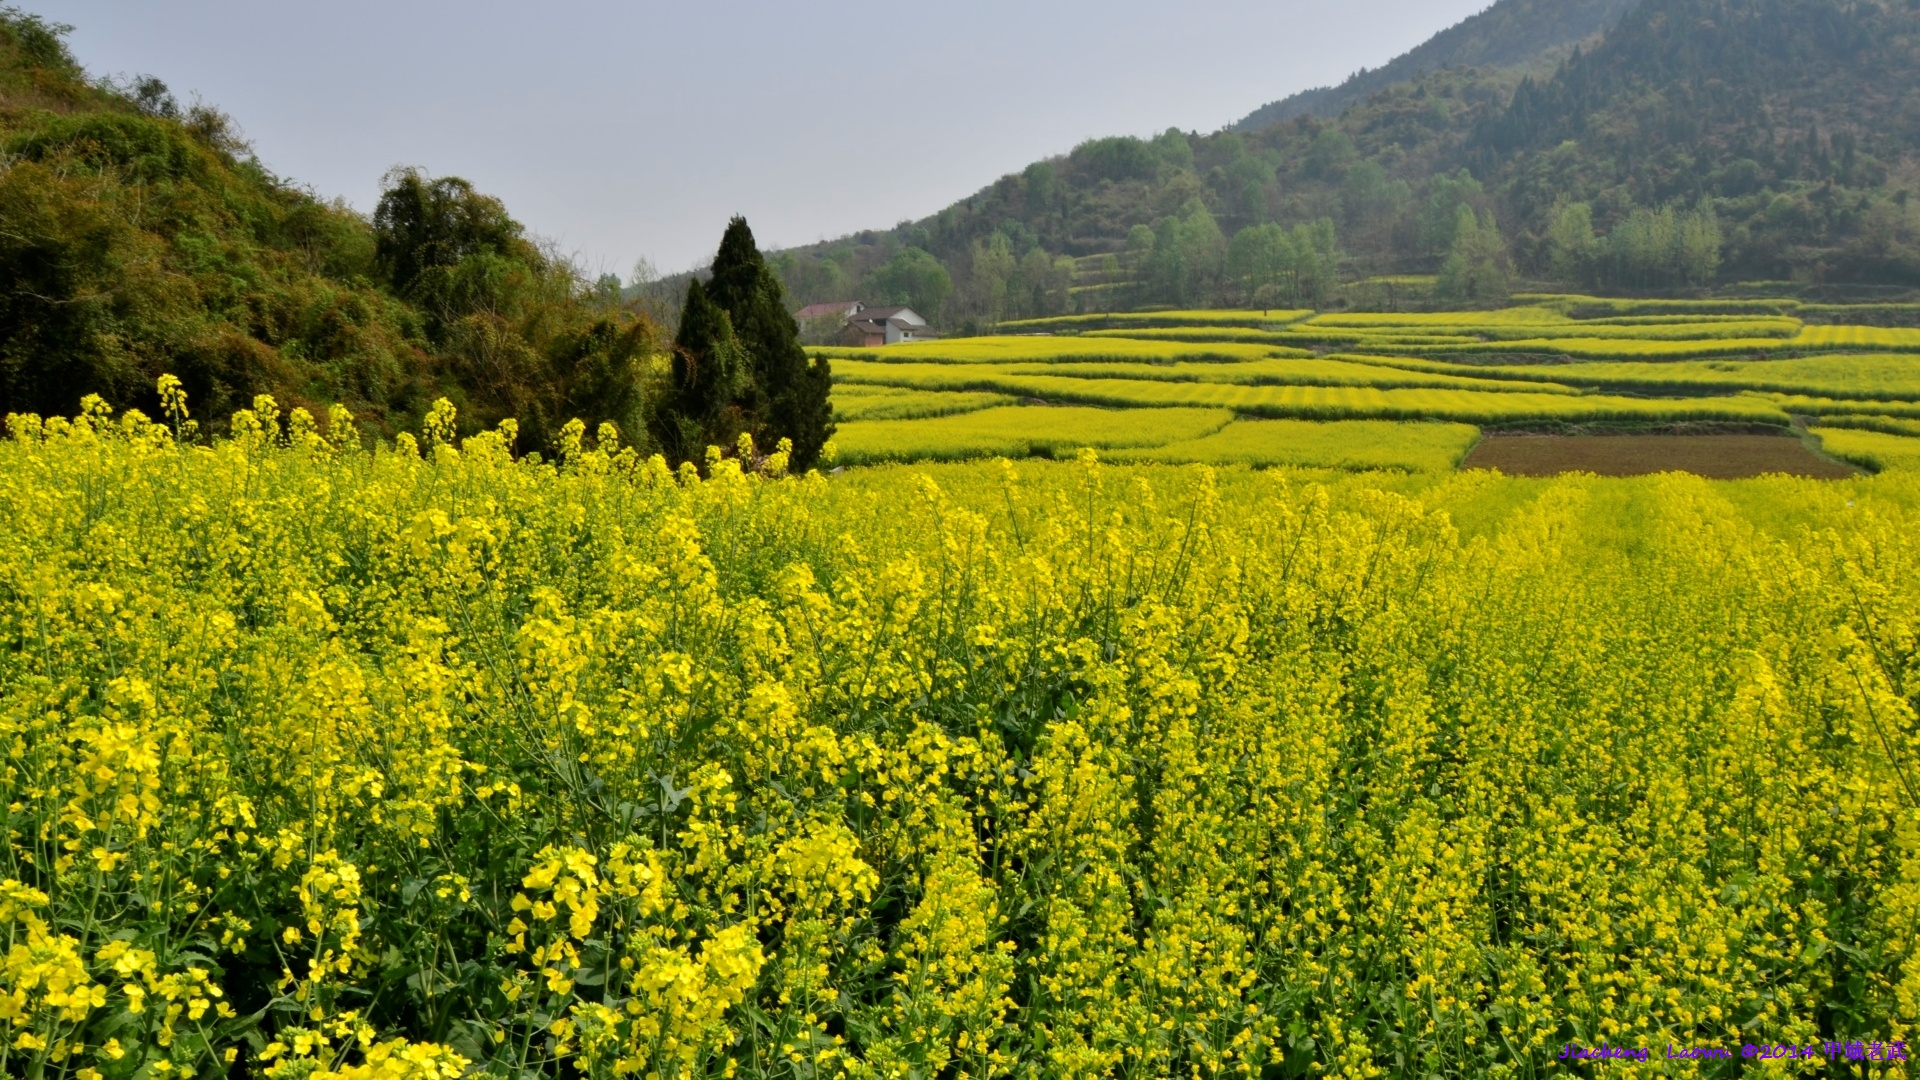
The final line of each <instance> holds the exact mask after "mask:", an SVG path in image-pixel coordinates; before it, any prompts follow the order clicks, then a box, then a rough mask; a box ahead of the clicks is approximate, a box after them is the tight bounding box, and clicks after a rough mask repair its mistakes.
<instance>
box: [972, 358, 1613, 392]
mask: <svg viewBox="0 0 1920 1080" xmlns="http://www.w3.org/2000/svg"><path fill="white" fill-rule="evenodd" d="M1003 370H1004V371H1005V372H1006V373H1007V374H1009V375H1061V376H1066V377H1069V378H1076V379H1148V380H1152V381H1157V382H1205V383H1231V384H1234V385H1238V386H1376V387H1379V388H1381V389H1383V390H1406V389H1438V390H1481V391H1486V392H1489V393H1513V392H1516V391H1517V392H1524V393H1551V394H1578V393H1580V392H1581V391H1580V390H1577V389H1575V388H1574V387H1571V386H1561V385H1558V384H1555V383H1545V382H1530V383H1526V384H1521V385H1516V384H1515V383H1513V382H1511V381H1504V380H1500V379H1480V378H1474V377H1471V376H1462V375H1453V374H1437V373H1431V372H1414V371H1405V370H1401V371H1396V372H1395V373H1394V374H1392V375H1389V374H1386V372H1388V371H1390V370H1393V369H1390V368H1383V367H1379V366H1374V365H1368V364H1352V363H1347V362H1346V361H1343V360H1329V359H1314V360H1252V361H1248V362H1247V363H1244V364H1116V363H1096V364H1047V365H1032V366H1022V365H1006V366H1005V367H1004V369H1003Z"/></svg>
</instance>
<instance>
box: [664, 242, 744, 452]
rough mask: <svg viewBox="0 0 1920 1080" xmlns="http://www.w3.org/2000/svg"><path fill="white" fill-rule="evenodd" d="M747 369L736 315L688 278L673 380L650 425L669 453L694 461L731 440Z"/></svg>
mask: <svg viewBox="0 0 1920 1080" xmlns="http://www.w3.org/2000/svg"><path fill="white" fill-rule="evenodd" d="M747 367H748V362H747V357H746V353H745V350H744V349H743V348H742V347H741V344H740V342H739V340H738V338H736V337H735V335H734V331H733V320H732V318H731V317H729V316H728V315H727V313H726V311H725V310H724V309H722V308H721V307H720V305H718V304H716V303H714V302H713V301H712V300H711V299H710V298H709V296H708V293H707V290H706V289H705V288H703V287H702V286H701V284H700V281H699V279H698V278H695V279H694V280H693V281H691V282H688V283H687V302H686V306H685V307H684V308H683V309H682V310H681V313H680V332H679V333H678V334H676V335H675V336H674V339H673V374H672V383H671V386H670V390H669V392H668V394H667V395H666V400H665V401H663V402H660V403H659V404H658V405H657V406H656V408H655V410H654V413H653V416H652V419H651V421H650V423H649V425H648V426H649V427H650V429H651V430H652V432H653V437H654V440H655V441H656V442H658V443H659V444H660V448H661V449H662V450H664V451H666V452H667V454H668V456H670V457H672V458H673V459H674V460H676V461H689V460H693V459H695V458H698V457H699V456H700V455H701V454H702V453H703V452H704V451H705V449H706V448H707V447H708V446H729V445H731V444H732V442H733V440H734V437H735V436H737V435H738V434H739V431H740V429H741V427H742V426H743V422H744V418H743V417H742V416H741V413H740V409H739V405H738V404H737V402H738V399H739V398H740V396H741V391H742V390H743V388H744V386H745V384H746V382H747V380H748V378H749V372H748V371H747V370H746V369H747Z"/></svg>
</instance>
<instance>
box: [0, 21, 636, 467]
mask: <svg viewBox="0 0 1920 1080" xmlns="http://www.w3.org/2000/svg"><path fill="white" fill-rule="evenodd" d="M63 33H64V28H62V27H59V26H54V25H50V24H48V23H46V22H44V21H42V20H40V19H38V18H35V17H33V16H28V15H24V14H21V13H19V12H17V11H14V10H12V9H0V223H4V227H0V414H4V413H9V412H16V411H17V412H35V413H42V414H49V415H52V414H59V415H65V414H70V413H72V411H73V410H74V408H75V406H76V404H77V403H78V402H79V400H80V398H81V396H82V395H84V394H88V393H96V394H100V395H101V396H103V397H105V398H107V399H108V400H110V401H112V402H114V403H115V404H117V405H121V406H127V405H137V406H139V407H141V408H143V409H146V410H147V411H149V412H150V413H155V414H157V407H158V404H159V403H158V401H157V399H155V396H154V389H153V388H154V385H155V379H156V377H157V376H158V375H160V374H163V373H172V374H176V375H177V376H179V378H180V379H181V380H182V381H183V382H184V384H185V388H186V390H187V393H188V395H189V397H190V399H191V400H192V401H193V402H194V403H195V409H196V411H197V412H199V413H200V414H201V415H202V416H203V417H205V418H209V419H217V418H223V417H226V416H228V415H229V414H230V413H231V412H232V411H233V410H235V409H237V408H241V407H244V406H246V405H248V404H250V403H251V402H252V400H253V398H254V397H255V396H256V395H259V394H268V395H272V396H273V397H274V398H275V399H276V400H277V401H278V404H279V406H280V407H281V408H283V409H292V408H296V407H305V408H308V409H309V411H310V412H313V413H315V414H317V415H320V416H324V415H325V414H326V407H327V406H328V405H329V404H331V403H334V402H341V403H344V404H345V405H346V406H347V407H348V408H349V409H350V410H351V411H352V412H353V413H354V414H356V416H357V417H358V418H359V420H360V422H361V423H362V424H363V425H365V426H368V427H370V428H371V429H373V430H376V431H379V430H394V429H397V428H398V427H401V426H412V425H413V424H414V423H415V422H416V421H417V419H418V417H419V416H420V415H421V414H422V413H423V412H424V411H425V409H426V407H427V405H428V404H429V403H430V402H432V401H433V400H435V399H436V398H437V397H440V396H443V395H444V396H446V397H449V398H451V399H452V400H453V401H455V402H456V403H457V404H459V405H460V407H461V415H462V416H463V418H465V419H466V420H467V421H468V422H469V423H470V424H476V425H477V424H490V423H492V422H494V421H497V420H500V419H503V418H506V417H517V418H518V420H519V423H520V426H521V432H522V433H523V442H522V446H523V447H524V448H527V449H544V448H546V447H547V445H548V444H549V442H550V440H551V436H552V434H553V431H554V429H555V427H556V426H557V425H558V424H559V423H562V422H564V421H565V420H566V419H568V418H571V417H575V416H579V417H582V418H585V419H586V420H588V421H589V423H594V422H598V421H601V420H612V421H615V422H617V423H619V424H620V425H621V427H622V428H623V429H625V430H638V429H639V428H640V427H641V426H642V418H641V417H640V414H639V409H640V404H641V400H642V397H641V390H642V386H641V384H642V382H643V381H644V380H645V379H646V378H647V377H649V372H648V370H647V367H646V365H647V362H648V358H649V356H650V355H651V353H652V352H653V351H654V341H655V337H656V335H655V333H654V329H653V327H652V325H651V324H650V323H649V322H648V321H647V320H646V319H644V318H642V317H640V316H638V315H636V314H634V313H632V312H630V311H627V310H624V309H623V308H621V307H620V306H619V305H618V304H617V303H615V302H614V300H613V297H612V296H611V295H609V294H608V293H606V292H605V291H604V290H603V289H600V288H599V287H597V286H596V285H595V283H593V282H590V281H588V280H586V279H584V278H583V277H582V276H581V275H580V274H579V273H577V272H576V271H575V269H574V268H573V267H571V266H569V265H567V264H566V263H564V262H562V261H560V260H557V259H555V258H553V257H551V256H550V255H548V254H547V253H545V252H543V251H541V250H540V249H539V248H538V247H537V246H536V245H535V244H534V243H533V242H532V241H531V240H530V239H529V238H528V237H527V236H526V235H525V233H524V230H522V228H521V227H520V225H519V224H518V223H517V222H515V221H514V220H513V219H512V218H511V217H510V216H508V214H507V212H506V209H505V208H504V207H502V206H501V205H500V203H499V202H497V201H496V200H493V199H491V198H488V197H486V196H484V195H482V194H480V193H478V192H475V191H474V190H473V189H472V187H471V186H470V185H468V184H466V183H465V182H464V181H460V180H457V179H447V178H443V179H439V180H433V179H431V178H425V177H421V176H418V175H415V174H412V173H405V172H399V173H395V174H394V175H392V176H390V177H389V178H388V183H387V195H386V198H385V199H384V200H383V201H382V204H381V214H380V215H379V216H377V217H376V218H375V219H373V220H369V219H368V218H366V217H364V216H362V215H359V214H356V213H354V212H353V211H351V210H350V209H348V208H346V207H345V206H344V205H342V204H338V203H328V202H324V201H321V200H320V199H318V198H317V197H315V196H314V195H313V194H312V193H311V192H309V191H307V190H305V189H303V188H301V187H299V186H297V185H296V184H294V183H292V182H290V181H287V180H284V179H282V178H280V177H277V176H274V175H273V174H272V173H270V172H269V171H268V170H267V169H266V168H265V167H264V166H262V165H261V164H260V162H259V161H258V160H257V159H256V158H254V157H253V156H252V154H251V153H250V151H249V148H248V147H247V146H246V144H245V143H244V142H243V141H242V140H241V139H240V138H239V136H238V135H237V133H236V129H235V128H234V126H233V125H232V123H231V122H230V121H229V120H228V119H227V118H226V117H225V116H224V115H222V114H221V113H219V112H217V111H215V110H213V109H211V108H205V107H195V108H191V109H182V108H181V107H180V106H179V105H178V103H177V102H176V101H175V100H174V99H173V98H172V96H171V95H170V94H168V93H167V91H166V88H165V87H164V86H163V85H161V84H160V83H158V82H157V81H155V80H151V79H145V80H140V81H138V82H136V83H134V84H132V85H126V86H121V85H115V84H110V83H104V82H96V81H93V80H90V79H89V78H88V77H87V75H86V73H85V72H83V71H82V70H81V69H80V67H79V65H78V64H77V63H75V61H74V59H73V57H72V55H71V54H70V53H69V52H68V51H67V49H66V47H65V45H64V43H63V41H62V35H63Z"/></svg>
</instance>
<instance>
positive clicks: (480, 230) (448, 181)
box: [373, 169, 533, 295]
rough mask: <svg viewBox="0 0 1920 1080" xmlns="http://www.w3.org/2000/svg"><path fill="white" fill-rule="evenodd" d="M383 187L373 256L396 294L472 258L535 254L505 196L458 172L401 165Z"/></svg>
mask: <svg viewBox="0 0 1920 1080" xmlns="http://www.w3.org/2000/svg"><path fill="white" fill-rule="evenodd" d="M381 187H382V188H383V191H382V193H381V195H380V204H379V206H377V207H376V208H375V209H374V212H373V236H374V259H375V260H376V261H377V262H378V263H379V265H380V269H381V271H382V272H383V273H385V275H386V277H387V281H388V283H389V284H391V285H392V286H393V290H394V291H395V292H397V293H400V294H402V295H407V294H410V293H412V292H413V291H414V289H415V286H416V285H418V284H423V283H422V281H421V279H422V278H423V277H426V276H427V275H428V274H429V273H430V272H431V271H434V270H441V271H445V270H448V269H450V268H452V267H455V266H458V265H459V264H460V262H461V261H462V260H464V259H466V258H468V257H469V256H473V255H478V254H482V253H490V254H495V255H505V256H513V255H520V256H528V255H532V254H533V248H532V245H530V244H528V243H527V242H526V240H525V239H524V238H523V236H522V233H523V230H522V229H521V227H520V223H519V222H517V221H515V220H513V218H512V217H510V216H508V214H507V208H506V207H505V206H504V205H502V204H501V202H500V200H498V199H495V198H492V197H491V196H487V195H482V194H480V193H479V192H477V191H475V190H474V188H473V185H472V184H470V183H468V182H467V181H465V180H462V179H460V178H459V177H457V176H442V177H439V178H438V179H433V178H429V177H428V176H427V175H426V174H424V173H422V172H421V171H420V170H418V169H396V170H394V171H393V172H390V173H388V174H387V176H386V178H385V180H384V181H383V182H382V184H381Z"/></svg>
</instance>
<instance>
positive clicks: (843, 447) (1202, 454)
mask: <svg viewBox="0 0 1920 1080" xmlns="http://www.w3.org/2000/svg"><path fill="white" fill-rule="evenodd" d="M1522 299H1523V300H1524V302H1523V303H1520V304H1518V305H1516V306H1513V307H1509V308H1505V309H1502V310H1495V311H1444V312H1429V313H1412V314H1408V313H1394V312H1340V313H1326V314H1319V315H1315V314H1313V313H1310V312H1302V311H1190V312H1181V311H1170V312H1149V313H1136V314H1112V315H1080V316H1070V317H1062V318H1056V319H1047V320H1036V321H1031V322H1026V323H1010V324H1006V325H1004V326H1002V327H1001V330H1002V333H1001V334H999V335H998V336H992V337H976V338H954V339H949V340H944V341H930V342H916V343H913V344H907V345H898V346H892V347H887V348H865V349H849V348H836V349H824V350H820V351H821V352H822V353H824V354H825V355H827V356H829V357H830V358H831V359H832V360H833V364H834V378H835V383H836V393H835V411H836V417H837V419H838V421H839V423H840V435H839V437H838V439H837V440H836V447H837V448H838V450H839V451H840V453H841V457H840V459H839V460H840V461H841V462H842V463H845V464H852V463H859V462H866V461H879V460H887V461H910V460H956V459H964V458H969V457H983V456H984V457H992V456H1014V457H1019V456H1026V455H1029V454H1041V455H1046V456H1054V455H1058V454H1060V453H1062V452H1064V451H1066V450H1069V449H1076V448H1079V447H1090V448H1094V449H1098V450H1102V451H1104V452H1105V453H1106V455H1107V456H1109V457H1111V458H1114V459H1126V460H1138V461H1156V462H1172V463H1181V462H1204V463H1211V464H1244V465H1249V466H1255V467H1265V466H1272V465H1288V464H1291V465H1312V466H1315V467H1326V468H1342V469H1399V470H1404V471H1412V472H1431V471H1444V470H1448V469H1453V468H1456V467H1459V466H1460V464H1461V462H1462V460H1463V459H1466V460H1467V463H1468V467H1473V466H1474V464H1476V463H1477V462H1480V461H1491V460H1494V459H1493V458H1490V457H1488V456H1487V455H1480V456H1478V457H1475V458H1468V452H1469V451H1470V450H1471V449H1472V446H1473V442H1474V441H1475V440H1476V439H1477V438H1478V431H1479V429H1496V430H1499V431H1516V430H1518V431H1527V430H1537V431H1538V432H1540V433H1542V434H1551V433H1564V432H1566V431H1568V430H1574V429H1577V430H1578V431H1581V432H1588V433H1591V432H1593V431H1601V432H1609V433H1637V434H1643V435H1645V434H1660V433H1663V432H1664V433H1670V432H1672V431H1676V430H1684V431H1687V432H1694V433H1718V434H1728V433H1735V434H1746V435H1752V434H1755V433H1757V432H1760V431H1766V430H1769V429H1771V430H1777V431H1778V432H1779V433H1780V434H1783V435H1786V434H1798V435H1800V436H1801V439H1800V443H1801V445H1803V446H1804V447H1805V449H1806V453H1808V454H1809V455H1811V458H1810V460H1812V461H1814V462H1815V463H1816V465H1817V466H1818V467H1817V468H1816V467H1814V466H1807V467H1806V468H1805V469H1803V470H1802V471H1803V472H1804V471H1807V470H1812V472H1814V473H1820V474H1826V473H1833V474H1836V475H1837V474H1839V473H1842V472H1845V471H1846V470H1847V468H1848V467H1849V466H1848V465H1845V464H1843V461H1844V462H1847V463H1851V464H1852V465H1858V466H1860V467H1864V468H1867V469H1871V470H1880V469H1885V468H1905V467H1908V464H1909V463H1912V462H1920V329H1915V328H1911V327H1906V326H1897V325H1895V326H1889V325H1886V324H1887V323H1889V322H1893V321H1898V320H1909V321H1912V322H1914V323H1916V324H1920V310H1914V311H1908V310H1906V309H1901V308H1892V307H1887V306H1878V307H1860V308H1846V307H1836V306H1832V305H1807V304H1800V303H1797V302H1794V301H1789V300H1754V301H1681V300H1666V301H1659V300H1655V301H1646V300H1631V301H1627V300H1604V299H1598V298H1593V297H1580V296H1528V297H1523V298H1522ZM1153 413H1162V414H1164V415H1150V414H1153ZM1136 414H1149V415H1136ZM1201 415H1204V416H1208V417H1212V418H1214V419H1213V420H1210V421H1209V423H1211V424H1212V426H1211V427H1210V428H1208V429H1207V430H1205V431H1199V432H1195V431H1192V430H1190V428H1189V427H1188V426H1187V425H1189V424H1190V423H1191V418H1192V417H1195V416H1201ZM1176 417H1184V418H1187V419H1179V420H1176ZM1216 421H1217V422H1216ZM1462 432H1474V434H1472V435H1470V436H1466V441H1465V442H1461V438H1462V435H1461V433H1462ZM1885 440H1893V441H1892V442H1886V441H1885ZM1908 443H1911V444H1912V445H1913V447H1914V449H1912V450H1908V449H1903V448H1904V447H1906V446H1907V444H1908ZM1716 445H1717V446H1719V447H1720V448H1721V449H1719V450H1716V451H1715V454H1716V455H1720V456H1724V454H1725V453H1729V452H1730V453H1735V454H1736V455H1737V454H1738V453H1739V451H1738V450H1737V449H1734V450H1728V449H1727V448H1729V447H1737V446H1743V445H1748V444H1743V443H1721V444H1716ZM1751 445H1752V446H1754V447H1771V448H1772V450H1774V451H1777V450H1778V449H1779V445H1778V444H1771V443H1764V442H1757V443H1753V444H1751ZM1617 449H1620V448H1619V447H1613V448H1609V450H1608V452H1611V450H1617ZM1770 452H1771V451H1770ZM1754 454H1755V456H1753V458H1752V461H1751V462H1750V463H1749V464H1750V469H1749V470H1748V471H1752V472H1767V471H1773V470H1774V466H1775V464H1777V461H1782V460H1788V458H1780V457H1777V456H1773V457H1770V456H1768V455H1766V454H1760V453H1759V451H1758V450H1756V451H1755V452H1754ZM1788 457H1789V458H1790V457H1791V455H1788ZM1604 458H1605V454H1604V453H1603V454H1602V455H1601V458H1600V459H1604ZM1600 459H1596V460H1600ZM1636 460H1640V459H1636ZM1672 460H1674V461H1675V462H1676V463H1677V464H1676V465H1675V468H1678V469H1687V468H1689V466H1688V465H1687V464H1686V462H1688V461H1690V460H1694V456H1692V455H1690V454H1688V453H1680V454H1678V455H1677V456H1674V457H1673V459H1672ZM1700 460H1706V459H1705V458H1702V459H1700ZM1714 460H1715V461H1718V460H1719V457H1714ZM1793 460H1794V461H1798V460H1799V459H1797V458H1793ZM1727 468H1728V467H1723V466H1722V465H1719V464H1716V465H1714V466H1712V469H1707V468H1705V467H1703V468H1701V469H1699V470H1695V471H1701V472H1703V473H1705V472H1709V471H1718V472H1726V469H1727ZM1733 471H1734V473H1738V472H1739V471H1740V470H1739V469H1738V468H1734V469H1733Z"/></svg>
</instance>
